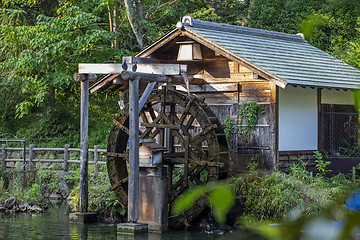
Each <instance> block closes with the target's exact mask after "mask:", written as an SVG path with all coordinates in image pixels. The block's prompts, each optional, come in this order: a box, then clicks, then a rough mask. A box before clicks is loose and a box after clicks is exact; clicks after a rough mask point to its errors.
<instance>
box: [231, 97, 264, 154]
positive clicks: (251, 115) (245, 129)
mask: <svg viewBox="0 0 360 240" xmlns="http://www.w3.org/2000/svg"><path fill="white" fill-rule="evenodd" d="M264 112H265V109H264V108H263V107H261V106H260V104H258V103H257V102H252V101H250V102H244V103H242V104H241V106H240V109H239V111H238V112H237V115H238V116H239V121H238V122H237V121H236V120H235V119H233V118H231V116H230V115H226V116H225V118H224V124H225V125H226V128H225V129H224V132H225V135H226V139H227V142H228V146H229V148H232V142H231V139H232V136H233V132H234V130H235V129H236V130H237V131H238V134H239V135H244V136H245V137H246V141H247V143H248V142H249V141H250V135H251V131H252V130H253V129H254V128H255V127H256V125H257V123H258V115H259V113H264ZM236 125H237V127H236Z"/></svg>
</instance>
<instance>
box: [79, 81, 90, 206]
mask: <svg viewBox="0 0 360 240" xmlns="http://www.w3.org/2000/svg"><path fill="white" fill-rule="evenodd" d="M80 83H81V103H80V104H81V109H80V114H81V120H80V121H81V123H80V212H81V213H86V212H87V211H88V165H89V159H88V150H89V139H88V137H89V81H87V80H85V81H82V82H80Z"/></svg>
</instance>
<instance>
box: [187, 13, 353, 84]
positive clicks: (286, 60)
mask: <svg viewBox="0 0 360 240" xmlns="http://www.w3.org/2000/svg"><path fill="white" fill-rule="evenodd" d="M189 19H190V18H189V17H188V18H187V20H189ZM190 20H191V21H187V23H186V21H185V23H183V25H184V29H185V31H189V32H192V33H193V34H197V35H200V36H201V37H203V38H206V39H207V40H209V41H211V43H213V44H215V45H217V46H220V47H222V48H225V49H226V50H227V51H229V52H231V53H233V54H235V55H237V56H239V57H241V58H243V59H245V60H247V61H248V62H250V63H252V64H253V65H256V66H257V67H258V68H260V69H262V70H264V71H266V72H269V73H271V74H272V75H275V76H276V77H278V78H280V79H282V80H284V81H285V82H287V83H288V84H293V85H304V86H316V87H334V88H349V89H357V88H360V70H358V69H356V68H354V67H352V66H350V65H348V64H346V63H344V62H342V61H340V60H339V59H337V58H335V57H333V56H331V55H329V54H327V53H326V52H324V51H322V50H320V49H318V48H316V47H314V46H312V45H310V44H309V43H308V42H307V41H305V40H304V39H303V38H302V36H300V35H297V34H287V33H280V32H273V31H266V30H259V29H253V28H246V27H240V26H232V25H227V24H220V23H212V22H206V21H199V20H193V19H190ZM183 22H184V20H183Z"/></svg>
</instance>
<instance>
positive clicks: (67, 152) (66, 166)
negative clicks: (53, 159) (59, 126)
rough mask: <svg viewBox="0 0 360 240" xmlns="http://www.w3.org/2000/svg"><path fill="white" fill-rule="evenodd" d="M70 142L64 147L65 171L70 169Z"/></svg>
mask: <svg viewBox="0 0 360 240" xmlns="http://www.w3.org/2000/svg"><path fill="white" fill-rule="evenodd" d="M69 148H70V144H66V145H65V147H64V171H65V172H68V171H69V160H70V151H69Z"/></svg>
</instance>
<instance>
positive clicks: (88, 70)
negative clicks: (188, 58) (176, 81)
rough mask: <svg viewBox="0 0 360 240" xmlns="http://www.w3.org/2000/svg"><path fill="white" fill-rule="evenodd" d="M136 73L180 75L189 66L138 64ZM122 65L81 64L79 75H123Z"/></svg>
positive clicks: (128, 69)
mask: <svg viewBox="0 0 360 240" xmlns="http://www.w3.org/2000/svg"><path fill="white" fill-rule="evenodd" d="M133 65H134V64H133V63H131V64H127V71H132V68H133ZM136 66H137V67H136V72H141V73H150V74H163V75H179V74H180V73H181V72H186V71H187V65H180V64H161V63H138V64H136ZM123 70H124V69H123V67H122V64H118V63H80V64H79V73H84V74H121V72H122V71H123Z"/></svg>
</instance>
